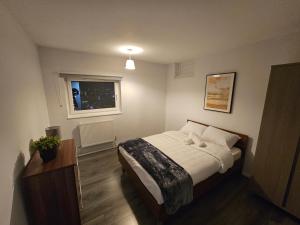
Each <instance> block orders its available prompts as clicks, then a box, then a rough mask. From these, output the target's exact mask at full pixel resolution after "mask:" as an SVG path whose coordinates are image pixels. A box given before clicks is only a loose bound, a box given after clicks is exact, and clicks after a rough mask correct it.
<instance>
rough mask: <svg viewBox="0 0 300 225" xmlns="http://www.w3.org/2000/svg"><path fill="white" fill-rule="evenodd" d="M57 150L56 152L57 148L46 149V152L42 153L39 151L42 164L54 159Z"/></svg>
mask: <svg viewBox="0 0 300 225" xmlns="http://www.w3.org/2000/svg"><path fill="white" fill-rule="evenodd" d="M57 150H58V146H57V147H55V148H52V149H47V150H43V151H40V150H39V152H40V157H41V158H42V160H43V162H44V163H46V162H49V161H51V160H53V159H55V158H56V155H57Z"/></svg>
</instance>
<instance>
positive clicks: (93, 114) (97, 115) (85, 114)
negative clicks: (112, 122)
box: [67, 110, 122, 120]
mask: <svg viewBox="0 0 300 225" xmlns="http://www.w3.org/2000/svg"><path fill="white" fill-rule="evenodd" d="M118 114H122V111H119V110H118V111H110V112H98V113H78V114H72V115H68V117H67V119H68V120H71V119H79V118H88V117H99V116H110V115H118Z"/></svg>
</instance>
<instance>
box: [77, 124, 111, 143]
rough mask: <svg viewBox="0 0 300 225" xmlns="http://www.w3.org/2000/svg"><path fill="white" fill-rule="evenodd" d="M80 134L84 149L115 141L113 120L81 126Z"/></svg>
mask: <svg viewBox="0 0 300 225" xmlns="http://www.w3.org/2000/svg"><path fill="white" fill-rule="evenodd" d="M79 133H80V142H81V147H82V148H85V147H90V146H94V145H100V144H105V143H109V142H114V141H115V132H114V123H113V121H112V120H109V121H102V122H94V123H84V124H80V125H79Z"/></svg>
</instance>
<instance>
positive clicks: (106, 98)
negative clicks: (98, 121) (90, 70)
mask: <svg viewBox="0 0 300 225" xmlns="http://www.w3.org/2000/svg"><path fill="white" fill-rule="evenodd" d="M71 86H72V95H73V103H74V110H75V111H79V110H92V109H103V108H114V107H115V106H116V102H115V84H114V82H96V81H72V82H71Z"/></svg>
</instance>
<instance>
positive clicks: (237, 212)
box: [79, 150, 300, 225]
mask: <svg viewBox="0 0 300 225" xmlns="http://www.w3.org/2000/svg"><path fill="white" fill-rule="evenodd" d="M79 168H80V173H81V182H82V191H83V208H82V209H81V219H82V224H83V225H137V224H140V225H154V224H156V221H155V219H154V218H153V216H152V215H151V213H150V212H149V211H148V209H147V208H146V207H145V206H144V205H143V203H142V202H141V200H140V198H139V197H138V195H137V193H136V191H135V189H134V186H132V185H131V183H130V180H129V179H128V178H127V177H126V175H123V174H122V170H121V165H120V164H119V162H118V157H117V152H116V150H108V151H103V152H99V153H95V154H91V155H88V156H84V157H80V158H79ZM248 186H249V181H248V180H247V179H246V178H242V177H236V178H233V179H230V180H228V181H226V182H225V183H224V184H223V185H222V186H221V187H218V188H217V189H214V190H212V191H211V192H209V193H208V194H207V195H205V196H204V197H203V198H201V199H199V200H198V201H197V202H195V203H193V204H192V205H191V206H189V207H186V208H184V209H183V210H181V211H179V212H178V213H177V214H176V215H175V216H174V217H173V218H171V219H170V220H169V221H168V222H167V224H169V225H179V224H180V225H189V224H190V225H194V224H195V225H196V224H197V225H223V224H224V225H225V224H226V225H254V224H259V225H278V224H285V225H296V224H299V225H300V222H299V221H297V220H295V219H293V218H292V217H290V216H289V215H288V214H286V213H285V212H282V211H281V210H279V209H277V208H276V207H274V206H273V205H271V204H269V203H268V202H266V201H264V200H263V199H261V198H259V197H256V196H255V195H253V194H252V193H251V192H250V191H249V190H248V189H249V188H248Z"/></svg>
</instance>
